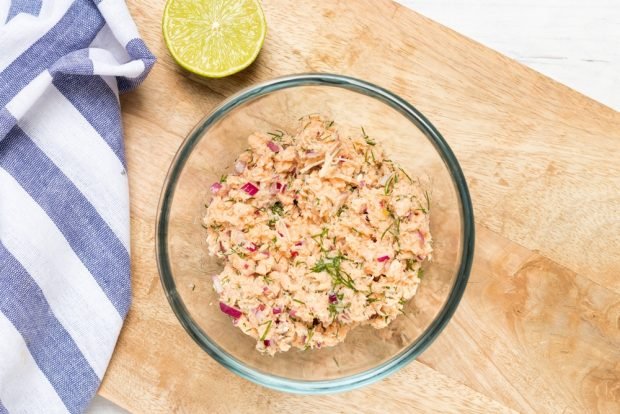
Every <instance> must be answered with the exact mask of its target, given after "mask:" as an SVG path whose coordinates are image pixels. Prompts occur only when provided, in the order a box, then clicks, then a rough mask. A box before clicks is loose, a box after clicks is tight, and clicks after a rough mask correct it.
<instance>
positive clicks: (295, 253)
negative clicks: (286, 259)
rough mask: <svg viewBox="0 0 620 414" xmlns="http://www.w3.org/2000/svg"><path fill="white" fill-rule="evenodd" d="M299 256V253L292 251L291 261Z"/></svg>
mask: <svg viewBox="0 0 620 414" xmlns="http://www.w3.org/2000/svg"><path fill="white" fill-rule="evenodd" d="M298 254H299V252H296V251H291V259H294V258H296V257H297V255H298Z"/></svg>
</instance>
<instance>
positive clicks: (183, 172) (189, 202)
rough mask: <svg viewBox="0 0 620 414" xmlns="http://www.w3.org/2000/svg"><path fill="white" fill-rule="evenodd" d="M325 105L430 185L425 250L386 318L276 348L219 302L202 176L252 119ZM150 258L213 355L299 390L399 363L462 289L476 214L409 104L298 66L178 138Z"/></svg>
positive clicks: (258, 125)
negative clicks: (409, 287) (262, 347)
mask: <svg viewBox="0 0 620 414" xmlns="http://www.w3.org/2000/svg"><path fill="white" fill-rule="evenodd" d="M311 113H322V114H325V115H326V116H328V117H329V119H333V120H335V121H336V123H337V125H339V126H341V127H342V128H344V129H345V130H346V129H347V128H355V130H356V131H357V133H358V134H359V127H360V126H363V127H364V128H365V131H366V133H367V134H369V135H371V136H372V137H373V138H374V139H376V140H378V141H380V142H381V144H382V145H383V147H384V149H385V150H386V153H387V155H388V156H389V157H390V158H391V159H392V160H394V161H395V162H397V163H398V164H400V165H401V166H403V167H404V168H405V169H406V170H408V171H409V172H410V173H412V174H414V175H416V176H418V177H420V178H421V180H422V181H423V182H424V183H425V186H427V187H428V189H429V190H430V191H431V193H432V196H431V197H432V206H431V233H432V235H433V241H434V244H433V248H434V252H433V261H432V262H431V263H429V264H428V265H426V266H425V269H424V270H425V273H424V278H423V280H422V283H421V284H420V288H419V290H418V293H417V294H416V296H415V297H414V298H413V299H412V300H411V301H410V302H409V303H408V304H407V306H406V308H405V313H404V314H403V315H401V316H399V317H398V318H397V319H396V320H395V321H394V322H392V323H391V324H390V325H389V326H388V327H387V328H384V329H381V330H376V329H374V328H371V327H370V326H364V327H358V328H356V329H354V330H352V331H351V332H350V333H349V335H348V336H347V338H346V340H345V341H344V342H343V343H341V344H339V345H338V346H335V347H331V348H322V349H317V350H306V351H299V350H296V349H292V350H290V351H289V352H284V353H280V354H277V355H276V356H274V357H270V356H267V355H263V354H260V353H259V352H258V351H256V350H255V349H254V346H255V343H256V342H255V340H253V339H252V338H250V337H249V336H246V335H245V334H243V333H242V332H241V331H240V330H239V329H237V328H236V327H234V326H233V325H232V323H231V319H230V317H228V316H227V315H225V314H223V313H222V312H220V310H219V301H218V297H217V295H216V293H215V292H214V291H213V288H212V281H211V275H213V274H217V273H218V271H219V270H220V269H221V268H222V267H221V263H219V262H218V260H217V259H215V258H213V257H210V256H208V255H207V252H206V230H205V229H204V228H203V227H202V226H201V219H202V216H203V215H204V214H205V208H206V207H205V203H206V202H207V201H208V200H209V197H210V195H209V186H210V185H211V183H213V182H215V181H218V180H219V178H220V176H221V175H222V174H223V173H227V172H230V171H231V169H232V165H233V163H234V160H235V158H236V157H237V155H238V154H240V153H241V152H242V151H243V150H244V149H245V148H246V147H247V137H248V136H249V135H250V134H251V133H252V132H254V131H273V130H276V129H280V130H285V131H286V130H288V131H293V130H294V128H295V126H296V125H297V123H298V118H300V117H302V116H304V115H307V114H311ZM156 245H157V260H158V267H159V272H160V276H161V281H162V285H163V288H164V290H165V293H166V296H167V298H168V301H169V302H170V305H171V306H172V309H173V311H174V312H175V314H176V316H177V317H178V319H179V321H180V322H181V324H182V325H183V327H184V328H185V329H186V331H187V332H188V334H189V335H190V336H191V337H192V338H193V339H194V340H195V341H196V342H197V343H198V345H200V346H201V347H202V348H203V349H204V350H205V351H206V352H207V353H208V354H209V355H211V356H212V357H213V358H214V359H215V360H216V361H218V362H219V363H221V364H222V365H224V366H225V367H226V368H228V369H230V370H231V371H233V372H235V373H237V374H239V375H240V376H242V377H244V378H246V379H248V380H250V381H253V382H256V383H258V384H261V385H264V386H267V387H270V388H274V389H278V390H281V391H288V392H296V393H310V394H313V393H328V392H335V391H343V390H348V389H352V388H355V387H359V386H362V385H364V384H368V383H371V382H374V381H377V380H379V379H380V378H383V377H385V376H386V375H388V374H390V373H391V372H394V371H395V370H397V369H399V368H401V367H403V366H404V365H405V364H407V363H408V362H410V361H411V360H413V358H415V357H416V356H417V355H419V354H420V353H421V352H422V351H423V350H424V349H425V348H426V347H428V346H429V345H430V344H431V343H432V342H433V340H434V339H435V338H436V337H437V336H438V335H439V333H440V332H441V331H442V329H443V328H444V327H445V326H446V324H447V323H448V321H449V319H450V317H451V316H452V314H453V313H454V311H455V310H456V307H457V305H458V303H459V301H460V299H461V296H462V295H463V291H464V290H465V286H466V284H467V279H468V277H469V271H470V268H471V263H472V256H473V249H474V222H473V213H472V206H471V200H470V197H469V191H468V189H467V185H466V182H465V178H464V177H463V173H462V171H461V168H460V167H459V164H458V162H457V161H456V159H455V157H454V154H453V153H452V151H451V150H450V148H449V147H448V144H447V143H446V142H445V140H444V139H443V138H442V136H441V135H440V134H439V132H438V131H437V130H436V129H435V127H433V125H432V124H431V123H430V122H429V121H428V120H427V119H426V118H425V117H424V116H423V115H422V114H421V113H420V112H419V111H417V110H416V109H415V108H414V107H413V106H412V105H411V104H409V103H407V102H406V101H404V100H403V99H401V98H399V97H398V96H396V95H394V94H393V93H391V92H389V91H387V90H385V89H382V88H380V87H377V86H375V85H373V84H370V83H368V82H364V81H361V80H358V79H354V78H350V77H345V76H340V75H333V74H301V75H292V76H286V77H282V78H278V79H274V80H270V81H267V82H264V83H261V84H258V85H256V86H253V87H250V88H248V89H245V90H243V91H241V92H239V93H237V94H236V95H235V96H233V97H231V98H229V99H227V100H226V101H224V102H223V103H222V104H221V105H219V106H218V107H217V108H215V109H214V110H213V111H212V112H211V114H209V115H208V116H207V117H205V118H204V119H203V120H202V121H200V122H199V123H198V125H197V126H196V127H195V128H194V130H193V131H192V132H190V134H189V135H188V137H187V138H186V139H185V141H184V142H183V144H182V145H181V147H180V149H179V150H178V152H177V154H176V157H175V158H174V161H173V162H172V166H171V167H170V171H169V172H168V176H167V178H166V181H165V183H164V187H163V191H162V195H161V199H160V204H159V212H158V217H157V234H156Z"/></svg>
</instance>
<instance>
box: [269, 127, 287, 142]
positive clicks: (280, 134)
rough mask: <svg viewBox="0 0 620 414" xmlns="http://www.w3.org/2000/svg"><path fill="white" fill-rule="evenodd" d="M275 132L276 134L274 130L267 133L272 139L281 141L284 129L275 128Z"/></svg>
mask: <svg viewBox="0 0 620 414" xmlns="http://www.w3.org/2000/svg"><path fill="white" fill-rule="evenodd" d="M276 132H277V134H276V133H275V132H267V134H269V135H271V137H272V138H273V140H274V141H282V138H283V137H284V131H280V130H279V129H276Z"/></svg>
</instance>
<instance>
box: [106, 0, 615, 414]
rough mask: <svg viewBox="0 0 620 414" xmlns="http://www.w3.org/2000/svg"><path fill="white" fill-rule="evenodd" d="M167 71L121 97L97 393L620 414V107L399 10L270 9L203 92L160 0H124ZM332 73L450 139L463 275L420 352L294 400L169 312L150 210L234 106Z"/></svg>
mask: <svg viewBox="0 0 620 414" xmlns="http://www.w3.org/2000/svg"><path fill="white" fill-rule="evenodd" d="M128 3H129V7H130V9H131V12H132V14H133V16H134V18H135V20H136V22H137V24H138V26H139V28H140V30H141V33H142V35H143V36H144V38H145V40H146V42H147V44H148V45H149V47H150V48H151V50H153V51H154V53H155V54H156V55H157V56H158V58H159V61H158V63H157V65H156V66H155V68H154V69H153V71H152V73H151V75H150V76H149V77H148V79H147V80H146V82H145V83H144V84H143V85H142V86H141V87H140V88H139V89H138V90H137V91H135V92H133V93H131V94H129V95H126V96H124V97H123V98H122V105H123V117H124V127H125V134H126V151H127V160H128V170H129V178H130V191H131V226H132V229H131V235H132V245H131V249H132V260H133V262H132V277H133V292H134V296H133V305H132V308H131V311H130V313H129V316H128V318H127V322H126V324H125V327H124V329H123V332H122V334H121V337H120V340H119V343H118V346H117V349H116V352H115V353H114V356H113V358H112V361H111V364H110V367H109V369H108V372H107V375H106V377H105V379H104V382H103V385H102V387H101V389H100V394H101V395H103V396H105V397H107V398H109V399H110V400H112V401H114V402H116V403H117V404H119V405H121V406H123V407H125V408H127V409H129V410H130V411H132V412H136V413H138V412H144V413H158V412H179V413H184V412H187V413H190V412H191V413H198V412H205V413H206V412H208V413H237V412H248V413H249V412H377V413H378V412H381V413H384V412H455V413H461V412H481V413H482V412H484V413H487V412H512V411H516V412H523V413H542V412H546V413H618V412H620V276H619V271H620V163H619V162H618V156H619V155H620V113H618V112H615V111H613V110H611V109H609V108H608V107H605V106H603V105H601V104H599V103H597V102H595V101H592V100H590V99H588V98H586V97H584V96H582V95H580V94H578V93H576V92H574V91H572V90H570V89H568V88H566V87H564V86H562V85H560V84H558V83H556V82H554V81H552V80H550V79H548V78H546V77H544V76H542V75H540V74H538V73H536V72H534V71H532V70H530V69H528V68H526V67H524V66H522V65H520V64H518V63H516V62H514V61H512V60H510V59H508V58H506V57H504V56H502V55H500V54H498V53H496V52H493V51H492V50H490V49H487V48H485V47H483V46H481V45H479V44H477V43H475V42H473V41H470V40H468V39H466V38H464V37H463V36H460V35H458V34H457V33H454V32H452V31H451V30H449V29H446V28H445V27H442V26H440V25H438V24H436V23H434V22H432V21H430V20H428V19H426V18H424V17H422V16H420V15H418V14H416V13H414V12H412V11H411V10H408V9H406V8H403V7H401V6H398V5H397V4H395V3H392V2H390V1H370V0H368V1H322V2H299V1H294V0H265V1H264V9H265V13H266V15H267V20H268V24H269V32H268V35H267V39H266V42H265V45H264V49H263V51H262V52H261V54H260V56H259V58H258V60H257V62H256V63H255V64H253V65H252V66H251V67H250V68H248V69H247V70H245V71H244V72H242V73H240V74H237V75H234V76H232V77H230V78H226V79H222V80H209V81H205V82H203V83H198V82H195V81H193V80H191V79H190V78H189V77H188V75H187V74H186V73H183V72H182V71H181V70H180V69H179V68H178V67H177V66H176V65H175V64H174V62H173V61H172V59H171V58H170V56H169V54H168V52H167V50H166V48H165V45H164V42H163V40H162V36H161V28H160V20H161V13H162V9H163V6H164V2H163V1H159V0H140V1H138V0H133V1H132V0H130V1H128ZM304 71H329V72H336V73H342V74H347V75H352V76H356V77H360V78H363V79H366V80H369V81H372V82H374V83H377V84H379V85H381V86H383V87H386V88H388V89H390V90H392V91H394V92H396V93H397V94H399V95H401V96H402V97H404V98H405V99H407V100H408V101H410V102H411V103H413V104H414V105H415V106H416V107H417V108H418V109H420V110H421V111H422V112H423V113H424V114H425V115H426V116H427V117H428V118H429V119H430V120H431V121H432V122H433V123H434V124H435V126H436V127H437V128H438V129H439V130H440V131H441V132H442V134H443V135H444V136H445V138H446V140H447V141H448V143H449V144H450V146H451V147H452V149H453V150H454V152H455V154H456V156H457V158H458V159H459V161H460V163H461V165H462V167H463V170H464V173H465V175H466V177H467V179H468V184H469V186H470V190H471V193H472V199H473V204H474V209H475V215H476V224H477V240H476V254H475V261H474V266H473V269H472V274H471V280H470V283H469V285H468V288H467V290H466V292H465V296H464V298H463V301H462V302H461V305H460V307H459V309H458V310H457V312H456V314H455V316H454V318H453V319H452V321H451V323H450V324H449V325H448V327H447V328H446V330H445V331H444V333H443V334H442V335H441V336H440V337H439V338H438V340H437V341H435V343H433V345H432V346H431V347H430V348H429V349H428V350H427V351H426V352H425V353H424V354H423V355H422V356H421V357H420V358H418V360H417V361H415V362H413V363H412V364H410V365H409V366H407V367H406V368H404V369H402V370H401V371H399V372H398V373H396V374H395V375H393V376H391V377H389V378H387V379H385V380H382V381H380V382H379V383H377V384H374V385H371V386H368V387H366V388H363V389H360V390H355V391H351V392H347V393H343V394H336V395H331V396H295V395H287V394H282V393H278V392H275V391H271V390H268V389H265V388H262V387H259V386H257V385H254V384H252V383H250V382H248V381H245V380H243V379H241V378H239V377H237V376H235V375H234V374H232V373H230V372H228V371H227V370H226V369H224V368H223V367H221V366H220V365H219V364H217V363H216V362H215V361H213V360H212V359H211V358H210V357H209V356H207V355H206V354H205V353H204V352H203V351H202V350H201V349H200V348H199V347H198V346H197V345H196V344H195V343H194V342H193V341H192V340H191V339H190V338H189V336H188V335H186V333H185V331H184V330H183V328H182V327H181V326H180V324H179V323H178V322H177V320H176V318H175V316H174V315H173V313H172V311H171V309H170V307H169V306H168V303H167V301H166V299H165V296H164V293H163V291H162V288H161V285H160V282H159V276H158V273H157V268H156V263H155V247H154V225H155V215H156V212H157V202H158V197H159V193H160V190H161V186H162V183H163V180H164V177H165V175H166V171H167V168H168V166H169V163H170V161H171V159H172V157H173V155H174V153H175V151H176V149H177V148H178V146H179V145H180V143H181V141H182V139H183V138H184V137H185V135H186V134H187V133H188V132H189V131H190V129H191V128H192V127H193V126H194V125H195V124H196V123H197V122H198V121H199V120H200V119H201V118H202V117H203V116H204V115H205V114H206V113H208V112H209V110H210V109H211V108H212V107H213V106H214V105H216V104H217V103H219V102H220V101H221V100H222V99H224V98H225V97H227V96H229V95H231V94H232V93H234V92H236V91H238V90H239V89H241V88H243V87H246V86H249V85H251V84H253V83H255V82H257V81H260V80H265V79H268V78H272V77H275V76H279V75H284V74H290V73H297V72H304Z"/></svg>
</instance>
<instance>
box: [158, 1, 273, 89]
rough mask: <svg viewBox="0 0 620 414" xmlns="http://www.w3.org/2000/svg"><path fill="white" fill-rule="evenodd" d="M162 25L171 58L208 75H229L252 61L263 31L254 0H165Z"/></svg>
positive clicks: (262, 40) (219, 76)
mask: <svg viewBox="0 0 620 414" xmlns="http://www.w3.org/2000/svg"><path fill="white" fill-rule="evenodd" d="M162 27H163V34H164V40H165V42H166V46H167V47H168V50H169V51H170V54H171V55H172V57H173V58H174V60H175V61H176V62H177V63H178V64H179V65H180V66H182V67H183V68H185V69H186V70H188V71H190V72H193V73H196V74H198V75H201V76H205V77H210V78H221V77H224V76H228V75H232V74H233V73H237V72H239V71H241V70H243V69H245V68H246V67H248V66H249V65H250V64H252V62H254V60H255V59H256V57H257V56H258V54H259V52H260V50H261V48H262V46H263V43H264V40H265V35H266V32H267V24H266V21H265V16H264V14H263V10H262V8H261V6H260V3H259V2H258V1H257V0H169V1H168V3H167V4H166V7H165V9H164V17H163V22H162Z"/></svg>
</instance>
